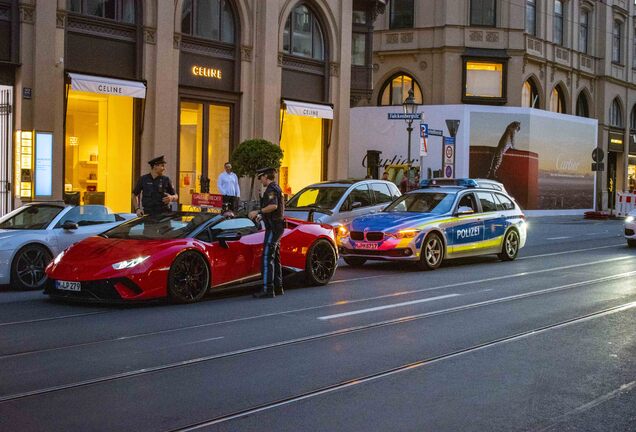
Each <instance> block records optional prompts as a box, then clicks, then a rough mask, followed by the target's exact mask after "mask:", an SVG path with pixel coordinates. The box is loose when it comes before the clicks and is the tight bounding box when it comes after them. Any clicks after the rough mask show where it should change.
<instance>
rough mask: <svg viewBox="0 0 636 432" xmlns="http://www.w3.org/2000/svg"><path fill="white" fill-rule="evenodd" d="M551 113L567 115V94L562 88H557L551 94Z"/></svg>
mask: <svg viewBox="0 0 636 432" xmlns="http://www.w3.org/2000/svg"><path fill="white" fill-rule="evenodd" d="M550 111H552V112H556V113H562V114H565V94H564V93H563V89H562V88H561V86H556V87H554V88H553V89H552V93H550Z"/></svg>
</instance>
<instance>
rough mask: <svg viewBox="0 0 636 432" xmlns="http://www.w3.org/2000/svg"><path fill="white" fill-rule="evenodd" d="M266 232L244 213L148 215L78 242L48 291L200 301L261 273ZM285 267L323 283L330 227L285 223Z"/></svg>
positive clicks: (61, 260) (328, 266)
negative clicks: (236, 214)
mask: <svg viewBox="0 0 636 432" xmlns="http://www.w3.org/2000/svg"><path fill="white" fill-rule="evenodd" d="M264 235H265V230H264V229H263V228H262V226H261V225H256V224H255V223H254V222H252V221H251V220H250V219H248V218H245V217H237V218H231V217H225V216H221V215H215V214H212V213H188V212H175V213H170V214H164V215H156V216H145V217H142V218H138V219H134V220H132V221H130V222H126V223H124V224H121V225H119V226H118V227H116V228H113V229H111V230H109V231H106V232H104V233H102V234H100V235H99V236H96V237H91V238H88V239H86V240H83V241H81V242H79V243H77V244H75V245H73V246H71V247H70V248H69V249H67V250H66V251H65V252H64V253H62V254H60V255H58V256H57V257H56V258H55V260H53V262H52V263H51V265H50V266H49V267H48V268H47V269H46V272H47V275H48V276H49V281H48V282H47V283H46V288H45V292H46V293H47V294H49V295H50V296H52V297H55V298H59V299H69V300H80V301H95V302H131V301H141V300H150V299H157V298H165V297H167V298H169V299H170V300H172V301H174V302H176V303H192V302H196V301H198V300H200V299H201V298H203V296H205V294H206V293H207V292H208V290H210V289H214V288H217V287H227V286H231V285H233V284H241V283H245V282H249V281H250V280H256V279H259V278H260V274H261V261H262V253H263V236H264ZM280 258H281V264H282V266H283V269H287V270H289V271H292V272H304V274H305V279H306V281H307V283H309V284H310V285H325V284H327V283H328V282H329V281H330V280H331V277H332V276H333V274H334V272H335V271H336V266H337V263H338V253H337V249H336V243H335V236H334V233H333V230H332V228H331V226H329V225H323V224H317V223H311V222H304V221H288V222H287V227H286V228H285V232H284V233H283V237H282V238H281V245H280Z"/></svg>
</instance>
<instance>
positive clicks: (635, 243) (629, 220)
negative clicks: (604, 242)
mask: <svg viewBox="0 0 636 432" xmlns="http://www.w3.org/2000/svg"><path fill="white" fill-rule="evenodd" d="M624 228H625V239H626V240H627V246H629V247H636V209H634V210H632V211H630V212H629V214H628V215H627V217H626V218H625V227H624Z"/></svg>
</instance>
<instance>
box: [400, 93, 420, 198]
mask: <svg viewBox="0 0 636 432" xmlns="http://www.w3.org/2000/svg"><path fill="white" fill-rule="evenodd" d="M402 108H403V109H404V114H415V113H417V104H416V103H415V98H414V97H413V89H409V95H408V97H407V98H406V99H404V102H402ZM406 124H407V127H406V130H407V131H408V133H409V146H408V150H407V152H406V153H407V163H408V165H409V168H408V171H407V182H406V190H407V191H408V190H409V186H410V185H411V132H413V119H412V118H409V119H406Z"/></svg>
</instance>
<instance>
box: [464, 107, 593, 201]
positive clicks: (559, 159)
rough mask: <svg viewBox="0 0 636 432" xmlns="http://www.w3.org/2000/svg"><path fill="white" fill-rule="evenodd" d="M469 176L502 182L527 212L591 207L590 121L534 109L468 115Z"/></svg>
mask: <svg viewBox="0 0 636 432" xmlns="http://www.w3.org/2000/svg"><path fill="white" fill-rule="evenodd" d="M470 126H471V127H470V176H471V177H474V178H490V179H494V180H498V181H500V182H502V183H503V184H504V185H505V187H506V189H507V190H508V191H509V192H510V194H511V195H513V196H514V197H515V198H516V199H517V201H518V202H519V204H520V205H521V206H522V207H523V208H524V209H528V210H544V209H586V208H592V207H593V206H594V173H593V172H592V171H591V156H590V155H591V153H592V150H593V149H594V148H595V147H596V125H595V124H594V123H593V122H591V121H589V119H582V120H581V121H579V120H578V118H577V117H573V116H564V115H558V114H554V113H549V112H543V111H538V110H532V111H530V112H528V111H526V112H525V113H518V114H517V113H507V112H471V113H470Z"/></svg>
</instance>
